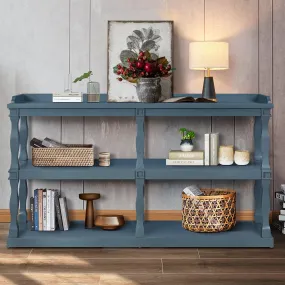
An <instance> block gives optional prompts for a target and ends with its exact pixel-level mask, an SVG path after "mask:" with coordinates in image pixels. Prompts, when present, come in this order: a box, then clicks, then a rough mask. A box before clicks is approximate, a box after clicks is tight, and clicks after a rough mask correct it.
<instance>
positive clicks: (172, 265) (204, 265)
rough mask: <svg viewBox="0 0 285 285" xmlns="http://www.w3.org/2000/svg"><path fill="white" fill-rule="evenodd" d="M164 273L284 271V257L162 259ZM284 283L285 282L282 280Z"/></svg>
mask: <svg viewBox="0 0 285 285" xmlns="http://www.w3.org/2000/svg"><path fill="white" fill-rule="evenodd" d="M162 261H163V272H164V273H176V274H178V273H284V268H285V259H272V258H268V259H227V258H226V259H225V258H222V259H215V258H213V259H180V260H178V259H163V260H162ZM284 283H285V282H284Z"/></svg>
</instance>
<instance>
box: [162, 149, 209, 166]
mask: <svg viewBox="0 0 285 285" xmlns="http://www.w3.org/2000/svg"><path fill="white" fill-rule="evenodd" d="M166 165H172V166H183V165H184V166H189V165H204V152H203V151H181V150H171V151H170V152H169V156H168V159H166Z"/></svg>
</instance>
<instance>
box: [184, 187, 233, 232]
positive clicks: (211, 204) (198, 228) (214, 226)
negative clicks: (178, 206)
mask: <svg viewBox="0 0 285 285" xmlns="http://www.w3.org/2000/svg"><path fill="white" fill-rule="evenodd" d="M201 191H202V192H204V194H205V195H206V196H194V197H193V196H190V197H189V196H187V195H186V194H184V193H183V194H182V226H183V228H185V229H186V230H189V231H193V232H202V233H213V232H221V231H228V230H230V229H231V228H233V227H234V225H235V223H236V192H235V191H233V190H228V189H218V188H214V189H201Z"/></svg>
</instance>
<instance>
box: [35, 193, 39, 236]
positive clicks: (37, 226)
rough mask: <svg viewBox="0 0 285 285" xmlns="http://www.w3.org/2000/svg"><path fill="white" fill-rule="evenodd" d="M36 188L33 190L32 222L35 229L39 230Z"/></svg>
mask: <svg viewBox="0 0 285 285" xmlns="http://www.w3.org/2000/svg"><path fill="white" fill-rule="evenodd" d="M38 198H39V197H38V189H35V190H34V205H35V206H34V209H35V210H34V224H35V231H38V230H39V199H38Z"/></svg>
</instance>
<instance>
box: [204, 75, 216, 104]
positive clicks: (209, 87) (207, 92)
mask: <svg viewBox="0 0 285 285" xmlns="http://www.w3.org/2000/svg"><path fill="white" fill-rule="evenodd" d="M202 98H204V99H208V100H211V101H213V102H217V98H216V92H215V85H214V78H213V77H204V85H203V91H202Z"/></svg>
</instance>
